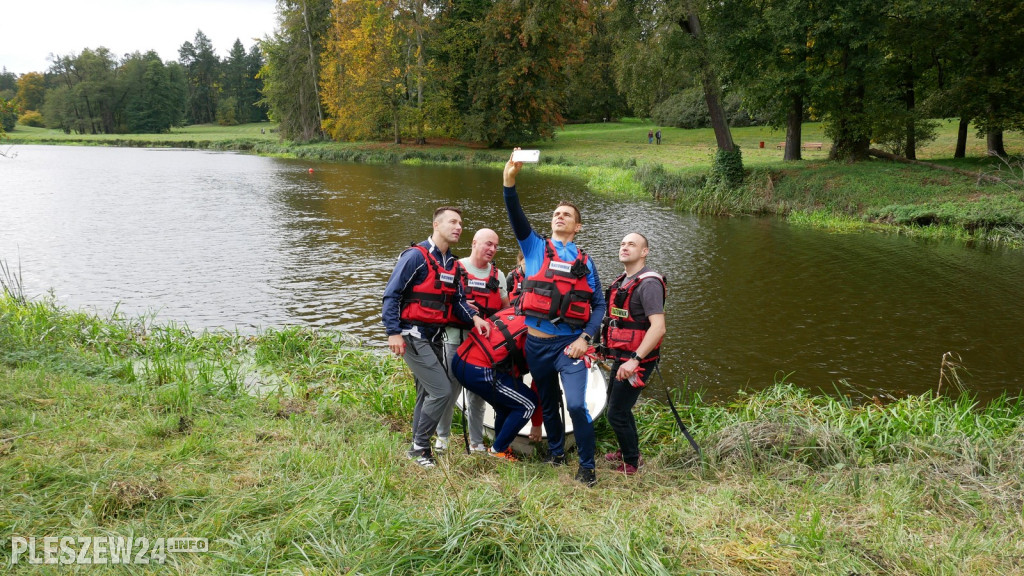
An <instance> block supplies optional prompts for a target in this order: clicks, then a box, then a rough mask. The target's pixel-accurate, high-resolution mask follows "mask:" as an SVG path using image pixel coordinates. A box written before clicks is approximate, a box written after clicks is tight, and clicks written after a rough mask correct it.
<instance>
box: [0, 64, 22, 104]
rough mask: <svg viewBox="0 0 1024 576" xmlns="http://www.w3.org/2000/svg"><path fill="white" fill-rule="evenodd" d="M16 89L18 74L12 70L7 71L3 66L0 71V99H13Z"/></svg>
mask: <svg viewBox="0 0 1024 576" xmlns="http://www.w3.org/2000/svg"><path fill="white" fill-rule="evenodd" d="M17 90H18V76H17V75H16V74H15V73H14V72H8V71H7V67H6V66H5V67H4V68H3V71H0V99H3V100H11V99H13V98H14V96H15V94H17Z"/></svg>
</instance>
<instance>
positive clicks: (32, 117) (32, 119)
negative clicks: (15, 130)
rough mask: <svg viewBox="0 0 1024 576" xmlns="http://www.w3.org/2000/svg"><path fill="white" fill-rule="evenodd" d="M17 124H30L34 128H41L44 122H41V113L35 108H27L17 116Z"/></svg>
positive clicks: (44, 124)
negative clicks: (26, 110) (27, 109)
mask: <svg viewBox="0 0 1024 576" xmlns="http://www.w3.org/2000/svg"><path fill="white" fill-rule="evenodd" d="M18 124H21V125H22V126H32V127H35V128H43V127H44V126H46V123H45V122H43V115H42V114H40V113H39V112H36V111H35V110H29V111H28V112H25V113H24V114H22V115H21V117H19V118H18Z"/></svg>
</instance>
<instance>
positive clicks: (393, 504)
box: [0, 296, 1024, 576]
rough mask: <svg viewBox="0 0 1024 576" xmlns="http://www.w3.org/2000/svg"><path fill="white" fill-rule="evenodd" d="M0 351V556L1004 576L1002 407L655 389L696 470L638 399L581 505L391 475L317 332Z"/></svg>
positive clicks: (394, 466) (1013, 546)
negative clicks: (34, 544) (670, 398)
mask: <svg viewBox="0 0 1024 576" xmlns="http://www.w3.org/2000/svg"><path fill="white" fill-rule="evenodd" d="M0 351H2V352H0V353H2V354H3V356H2V358H0V501H2V502H4V505H3V506H0V532H2V533H4V534H18V535H34V536H37V537H42V536H48V535H50V536H52V535H75V536H88V535H94V536H95V535H115V534H120V535H128V534H134V535H144V536H148V537H160V536H192V537H205V538H209V539H210V547H211V552H210V553H207V554H172V555H169V558H168V561H169V562H170V563H171V564H172V566H171V569H172V570H173V571H175V572H183V573H194V574H209V573H272V574H278V573H280V574H286V573H287V574H292V573H296V572H313V573H327V574H342V573H346V574H347V573H358V574H422V573H427V574H477V573H498V574H512V573H516V574H518V573H549V574H563V573H568V574H607V573H622V574H680V573H689V574H699V573H708V574H712V573H713V574H763V573H772V574H797V573H807V574H837V575H840V574H841V575H844V576H845V575H848V574H850V573H858V574H948V573H964V572H968V573H979V574H1004V573H1013V572H1015V571H1017V570H1018V569H1019V558H1020V557H1021V556H1022V554H1024V544H1022V543H1021V541H1020V539H1019V538H1016V537H1015V534H1016V532H1017V529H1018V528H1019V526H1020V523H1021V521H1022V510H1021V507H1020V502H1021V501H1024V486H1022V484H1024V481H1022V478H1021V475H1020V469H1021V467H1022V466H1024V447H1022V446H1024V443H1022V440H1024V433H1022V428H1021V423H1022V421H1024V419H1022V418H1024V417H1022V413H1024V405H1022V403H1021V401H1020V400H1019V399H1015V398H1010V397H1002V398H999V399H997V400H995V401H993V402H990V403H988V404H986V405H979V404H978V403H977V402H975V401H974V400H973V399H972V398H971V397H970V396H969V395H967V394H960V395H955V396H945V395H938V394H924V395H921V396H913V397H907V398H902V399H897V400H893V401H890V402H886V403H883V402H879V403H875V402H874V401H871V400H870V399H869V400H867V401H864V399H863V398H857V397H849V396H845V395H843V394H841V393H839V392H838V391H837V392H835V393H833V394H812V393H810V392H808V391H806V390H803V389H799V388H796V387H794V386H792V385H791V384H789V383H788V382H787V380H786V376H785V375H783V374H780V375H779V376H778V378H777V381H776V382H775V383H774V385H772V386H769V387H768V388H766V389H764V390H762V391H759V392H757V393H752V394H741V395H739V396H738V397H736V398H735V399H733V400H731V401H729V402H725V403H718V404H708V403H705V402H704V401H703V399H702V393H701V391H700V390H690V389H684V390H682V391H679V390H677V391H674V392H673V394H674V397H675V399H676V404H677V406H678V407H679V409H680V416H681V417H682V418H683V420H684V421H685V422H686V424H687V426H688V427H689V428H690V430H691V431H692V432H693V433H694V434H695V436H696V438H697V441H698V442H699V443H700V444H701V446H702V447H703V453H704V459H703V460H701V459H698V458H697V456H696V454H695V453H694V452H693V450H692V449H691V448H690V446H689V444H688V443H686V442H685V441H683V440H682V437H681V435H680V433H679V431H678V430H677V429H676V424H675V421H674V419H673V418H672V416H671V415H670V414H669V413H668V411H667V409H666V408H665V406H664V405H663V404H661V403H659V402H655V401H652V400H651V399H648V400H644V401H642V402H641V404H640V405H639V406H638V407H637V411H636V412H637V418H638V421H639V426H640V430H641V434H642V438H641V446H642V450H643V451H644V455H645V459H646V461H647V464H646V466H645V467H644V468H643V469H642V471H641V473H640V474H639V475H637V476H634V477H624V476H616V475H615V474H613V473H611V472H610V471H609V470H608V469H607V468H604V467H603V466H602V467H601V469H600V470H599V472H598V478H599V485H598V487H597V488H596V489H587V488H584V487H582V486H580V485H579V484H578V483H576V482H574V481H573V478H572V477H573V474H574V472H575V469H574V467H567V468H561V469H553V468H549V467H547V466H545V465H543V464H541V463H539V462H536V461H526V462H522V463H519V464H516V465H512V464H509V463H507V462H504V461H498V460H499V459H496V458H495V459H489V458H486V457H470V456H466V455H464V454H449V455H444V456H443V457H441V459H440V465H439V467H438V469H436V470H433V471H425V470H422V469H420V468H419V467H418V466H415V465H414V464H412V463H410V462H409V461H407V460H406V459H405V458H404V457H403V452H404V447H405V446H406V445H407V444H406V442H407V438H408V432H409V431H408V428H409V425H408V422H409V420H410V416H411V401H412V383H411V381H410V378H409V375H408V374H407V372H406V371H405V369H404V366H403V365H402V363H401V362H400V361H398V360H396V359H394V358H392V357H389V356H386V355H384V354H379V353H377V352H376V351H373V350H367V349H365V348H362V347H360V346H358V345H356V343H354V342H353V341H351V340H349V339H348V338H346V337H344V336H343V335H339V334H337V333H334V332H331V331H321V330H313V329H302V328H280V329H268V330H264V331H261V332H260V333H259V334H256V335H253V336H240V335H237V334H231V333H207V332H202V333H195V332H193V331H192V330H190V329H188V327H187V326H181V325H173V324H170V325H163V326H160V325H155V324H153V323H152V322H151V319H148V318H142V319H134V320H129V319H125V318H122V317H119V316H117V315H115V316H114V317H113V318H108V319H99V318H96V317H94V316H89V315H85V314H80V313H75V312H69V311H66V310H63V309H61V308H59V307H57V306H55V305H54V304H53V303H52V302H50V301H46V300H42V301H38V302H27V303H22V302H18V301H16V300H15V299H13V298H11V297H10V296H4V297H3V298H0ZM225 367H227V368H228V369H229V370H228V371H229V373H230V374H234V375H235V376H223V375H221V372H222V371H223V370H224V369H225ZM86 368H88V369H86ZM233 378H234V380H235V381H236V382H238V383H239V384H238V385H234V386H232V385H229V382H230V381H231V380H232V379H233ZM597 430H598V442H599V452H600V451H602V450H605V449H611V448H612V447H613V445H614V441H613V436H612V434H611V431H610V430H609V429H608V427H607V424H606V423H605V422H604V421H603V420H601V421H599V422H598V427H597ZM10 553H11V549H10V540H9V539H7V538H4V539H0V562H6V561H7V558H8V557H9V555H10ZM45 568H46V567H43V566H29V565H25V564H20V565H18V566H15V567H14V570H15V571H17V572H36V571H40V572H43V571H45V570H44V569H45ZM153 568H154V567H149V568H143V567H135V568H134V571H138V572H143V571H149V570H152V569H153ZM94 569H98V570H100V571H102V570H103V568H102V567H94ZM128 570H129V571H132V569H131V568H129V569H128ZM111 571H114V570H113V569H112V570H111Z"/></svg>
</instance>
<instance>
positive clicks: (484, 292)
mask: <svg viewBox="0 0 1024 576" xmlns="http://www.w3.org/2000/svg"><path fill="white" fill-rule="evenodd" d="M459 269H460V270H461V271H462V292H463V293H464V294H465V295H466V300H472V301H473V303H474V304H476V307H477V309H479V311H480V317H481V318H487V317H489V316H491V315H493V314H495V313H497V312H498V310H501V306H502V303H501V291H500V290H499V288H500V287H501V280H500V279H499V278H498V267H497V266H495V265H494V264H491V273H490V275H489V276H488V277H487V278H479V277H477V276H473V275H472V274H470V273H469V270H466V267H465V266H463V264H462V263H461V262H459ZM459 325H460V326H463V327H466V326H465V325H464V324H463V323H461V322H460V323H459Z"/></svg>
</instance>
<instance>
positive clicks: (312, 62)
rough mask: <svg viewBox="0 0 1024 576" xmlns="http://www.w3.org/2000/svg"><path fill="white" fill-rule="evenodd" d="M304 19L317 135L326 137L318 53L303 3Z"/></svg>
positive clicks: (304, 3)
mask: <svg viewBox="0 0 1024 576" xmlns="http://www.w3.org/2000/svg"><path fill="white" fill-rule="evenodd" d="M302 19H303V21H305V23H306V42H307V43H308V44H309V74H310V77H311V78H312V80H313V94H314V96H316V119H317V127H316V135H317V137H319V138H321V139H322V138H323V137H324V113H323V110H322V109H321V108H320V86H319V85H318V84H317V65H316V53H315V52H314V51H313V34H312V32H310V28H309V13H308V12H307V11H306V2H303V3H302Z"/></svg>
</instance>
